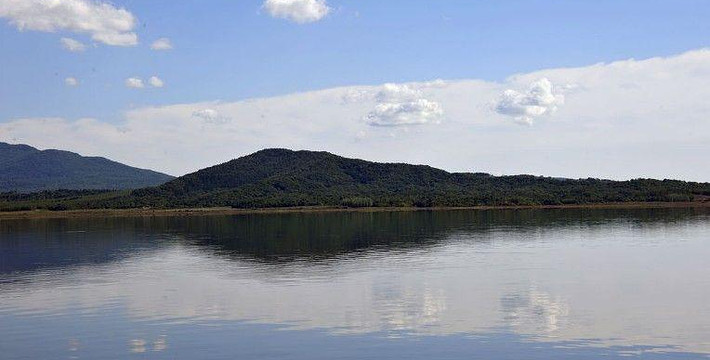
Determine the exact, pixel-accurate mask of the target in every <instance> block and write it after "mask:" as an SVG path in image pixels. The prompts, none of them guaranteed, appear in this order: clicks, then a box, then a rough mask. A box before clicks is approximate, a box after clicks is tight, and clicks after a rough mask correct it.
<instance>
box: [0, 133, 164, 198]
mask: <svg viewBox="0 0 710 360" xmlns="http://www.w3.org/2000/svg"><path fill="white" fill-rule="evenodd" d="M171 179H173V177H172V176H170V175H166V174H161V173H158V172H155V171H150V170H143V169H138V168H134V167H130V166H128V165H124V164H120V163H117V162H115V161H111V160H108V159H105V158H101V157H85V156H81V155H79V154H75V153H72V152H69V151H61V150H38V149H35V148H33V147H31V146H27V145H11V144H7V143H1V142H0V192H10V191H15V192H32V191H41V190H53V189H136V188H143V187H146V186H155V185H160V184H162V183H164V182H166V181H168V180H171Z"/></svg>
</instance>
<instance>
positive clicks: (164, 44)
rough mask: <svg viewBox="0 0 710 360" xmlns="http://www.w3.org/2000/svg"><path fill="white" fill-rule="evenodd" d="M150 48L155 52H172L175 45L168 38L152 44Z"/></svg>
mask: <svg viewBox="0 0 710 360" xmlns="http://www.w3.org/2000/svg"><path fill="white" fill-rule="evenodd" d="M150 48H151V49H153V50H171V49H172V48H173V43H172V42H170V39H168V38H160V39H158V40H155V41H153V43H152V44H150Z"/></svg>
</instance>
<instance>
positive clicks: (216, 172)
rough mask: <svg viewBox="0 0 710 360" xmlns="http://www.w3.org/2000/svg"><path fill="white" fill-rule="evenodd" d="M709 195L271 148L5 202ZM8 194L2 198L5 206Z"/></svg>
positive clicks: (192, 203) (696, 189) (586, 199)
mask: <svg viewBox="0 0 710 360" xmlns="http://www.w3.org/2000/svg"><path fill="white" fill-rule="evenodd" d="M708 195H710V184H708V183H694V182H684V181H677V180H651V179H636V180H631V181H611V180H600V179H579V180H572V179H559V178H550V177H539V176H531V175H515V176H491V175H488V174H483V173H449V172H446V171H443V170H439V169H435V168H432V167H429V166H423V165H409V164H384V163H374V162H369V161H364V160H356V159H348V158H344V157H340V156H336V155H333V154H330V153H327V152H313V151H291V150H285V149H267V150H262V151H259V152H256V153H254V154H251V155H248V156H245V157H242V158H239V159H236V160H232V161H229V162H226V163H224V164H220V165H216V166H213V167H210V168H206V169H203V170H200V171H197V172H195V173H192V174H188V175H185V176H182V177H179V178H176V179H174V180H172V181H169V182H167V183H165V184H163V185H160V186H157V187H149V188H143V189H138V190H132V191H127V192H121V193H99V194H90V195H89V196H83V195H81V194H66V193H65V194H63V195H62V196H54V197H53V196H52V195H51V194H47V193H44V194H42V193H40V194H33V195H31V196H30V197H28V198H26V199H25V200H23V201H24V202H17V201H12V200H9V199H6V201H5V205H4V206H5V208H7V207H8V204H14V205H15V206H16V205H17V204H19V203H24V204H25V207H27V206H29V207H38V206H39V207H49V206H54V207H55V208H56V207H58V208H71V209H74V208H141V207H153V208H186V207H217V206H219V207H223V206H226V207H235V208H267V207H290V206H348V207H368V206H417V207H436V206H454V207H456V206H461V207H463V206H481V205H502V206H506V205H561V204H592V203H609V202H652V201H653V202H655V201H663V202H666V201H693V200H694V199H698V198H702V197H704V196H708ZM32 196H34V197H35V198H34V199H33V198H32ZM5 198H7V195H5ZM2 201H3V200H2V197H0V208H2V207H3V205H2V204H3V203H2Z"/></svg>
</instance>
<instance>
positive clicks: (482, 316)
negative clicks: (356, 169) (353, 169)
mask: <svg viewBox="0 0 710 360" xmlns="http://www.w3.org/2000/svg"><path fill="white" fill-rule="evenodd" d="M709 355H710V211H708V210H707V209H705V210H703V209H665V210H664V209H655V210H518V211H512V210H507V211H438V212H426V211H422V212H381V213H335V214H317V213H316V214H280V215H241V216H202V217H158V218H112V219H44V220H0V358H2V359H116V358H137V359H143V358H151V359H153V358H155V359H392V358H396V359H471V358H480V359H569V358H575V359H598V358H609V359H614V358H628V357H632V358H633V357H638V358H644V359H707V358H710V356H709Z"/></svg>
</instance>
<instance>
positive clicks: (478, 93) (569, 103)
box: [0, 50, 710, 181]
mask: <svg viewBox="0 0 710 360" xmlns="http://www.w3.org/2000/svg"><path fill="white" fill-rule="evenodd" d="M542 78H546V79H548V80H549V82H550V83H552V84H554V85H555V86H554V87H553V88H552V94H553V95H558V94H557V91H561V90H562V89H564V88H567V89H566V90H564V95H565V99H564V100H565V103H564V105H563V106H559V105H556V106H557V107H558V109H557V110H556V111H555V112H552V111H551V110H549V109H551V108H552V107H553V105H545V109H548V111H547V112H546V113H545V114H544V115H543V117H545V118H546V119H547V121H536V124H535V126H525V127H521V126H515V125H514V124H511V122H510V121H506V120H509V119H511V118H514V117H515V116H516V115H509V114H502V113H500V112H498V111H497V110H496V107H495V106H493V107H492V106H491V105H492V104H495V103H497V101H499V100H500V94H502V93H503V92H505V90H507V89H518V90H516V91H518V92H519V93H521V94H523V96H530V97H533V98H535V97H536V96H538V95H534V94H536V92H535V91H533V92H529V91H528V90H526V89H528V88H529V87H530V84H533V83H535V82H537V81H539V80H540V79H542ZM709 82H710V50H696V51H691V52H688V53H684V54H680V55H676V56H672V57H664V58H651V59H646V60H623V61H617V62H613V63H607V64H596V65H591V66H586V67H578V68H563V69H548V70H542V71H537V72H533V73H528V74H520V75H517V76H514V77H511V78H509V79H506V80H504V81H500V82H492V81H482V80H460V81H447V82H446V83H443V84H441V83H440V84H438V85H436V84H433V83H408V84H398V85H390V86H352V87H341V88H334V89H326V90H321V91H314V92H306V93H298V94H292V95H287V96H279V97H271V98H261V99H250V100H243V101H232V102H201V103H188V104H174V105H169V106H156V107H143V108H137V109H131V110H129V111H127V112H126V113H125V115H124V117H123V119H121V120H119V121H115V120H112V121H100V120H87V119H83V120H73V119H51V120H47V119H31V118H30V119H12V120H7V121H5V122H3V123H0V141H10V140H12V139H13V138H16V139H17V141H15V142H22V143H28V144H30V145H36V146H38V147H42V148H50V147H51V148H63V149H69V150H73V151H79V152H81V153H84V154H94V155H102V156H107V157H110V158H113V159H116V160H118V161H121V162H125V163H129V164H131V165H136V166H140V167H146V168H153V169H157V170H160V171H165V172H168V173H171V174H176V175H179V174H184V173H186V172H188V171H192V170H196V169H199V168H203V167H206V166H209V165H213V164H217V163H220V162H223V161H227V160H230V159H232V158H235V157H238V156H241V155H245V154H248V153H251V152H253V151H256V150H259V149H262V148H266V147H286V148H295V149H318V150H327V151H331V152H334V153H337V154H341V155H344V156H351V157H358V158H364V159H369V160H376V161H388V162H410V163H420V164H429V165H432V166H435V167H440V168H444V169H447V170H451V171H484V172H490V173H494V174H518V173H530V174H540V175H551V176H564V177H587V176H593V177H604V178H616V179H624V178H634V177H655V178H680V179H689V180H704V181H710V168H708V167H707V154H708V153H710V120H708V116H707V114H708V113H710V103H708V101H707V99H708V98H709V97H710V88H709V87H708V86H707V84H708V83H709ZM565 84H575V85H576V86H575V87H569V86H565ZM434 85H436V86H434ZM533 87H534V86H533ZM542 88H543V89H544V88H545V87H544V86H542ZM558 89H559V90H558ZM544 93H545V92H544V91H543V94H544ZM540 98H542V99H544V98H546V97H545V96H540ZM419 99H424V100H426V101H427V102H431V103H436V104H439V105H440V107H441V109H444V110H445V114H446V117H445V121H443V120H444V119H442V118H441V116H439V115H437V116H433V117H427V116H424V117H423V119H429V120H431V121H430V122H428V123H429V124H431V123H433V122H435V121H438V120H441V121H440V123H439V124H438V125H436V126H424V125H421V126H396V127H392V126H389V127H385V126H372V125H370V124H368V122H367V121H363V118H364V117H365V116H366V115H367V114H368V113H371V112H375V111H376V110H375V109H376V108H377V106H378V105H381V104H386V103H391V104H400V106H403V105H401V104H408V103H414V104H415V105H412V106H411V107H410V108H406V109H403V110H402V111H403V112H404V113H406V114H419V115H421V114H422V113H425V111H424V110H426V109H427V107H426V106H425V104H427V102H423V101H422V102H421V103H422V105H421V106H419V105H418V100H419ZM538 102H539V103H542V104H548V103H549V102H550V101H543V100H538ZM403 107H405V106H403ZM206 109H210V111H206ZM395 110H396V109H395ZM392 112H393V114H395V115H392V116H390V117H387V116H386V115H384V116H381V117H380V118H381V119H395V120H390V121H389V122H388V123H389V124H398V123H402V122H405V123H412V121H411V120H410V121H403V120H401V118H398V117H397V116H396V115H398V113H397V112H396V111H394V110H392ZM380 113H381V114H386V112H385V111H381V112H380ZM380 113H376V114H380ZM433 113H438V112H437V111H434V112H433ZM223 119H229V120H228V121H224V120H223ZM378 119H379V118H378ZM398 119H399V120H398ZM418 119H421V118H418ZM419 122H421V120H419ZM413 123H417V122H413ZM196 134H199V136H196ZM678 159H683V161H678Z"/></svg>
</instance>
